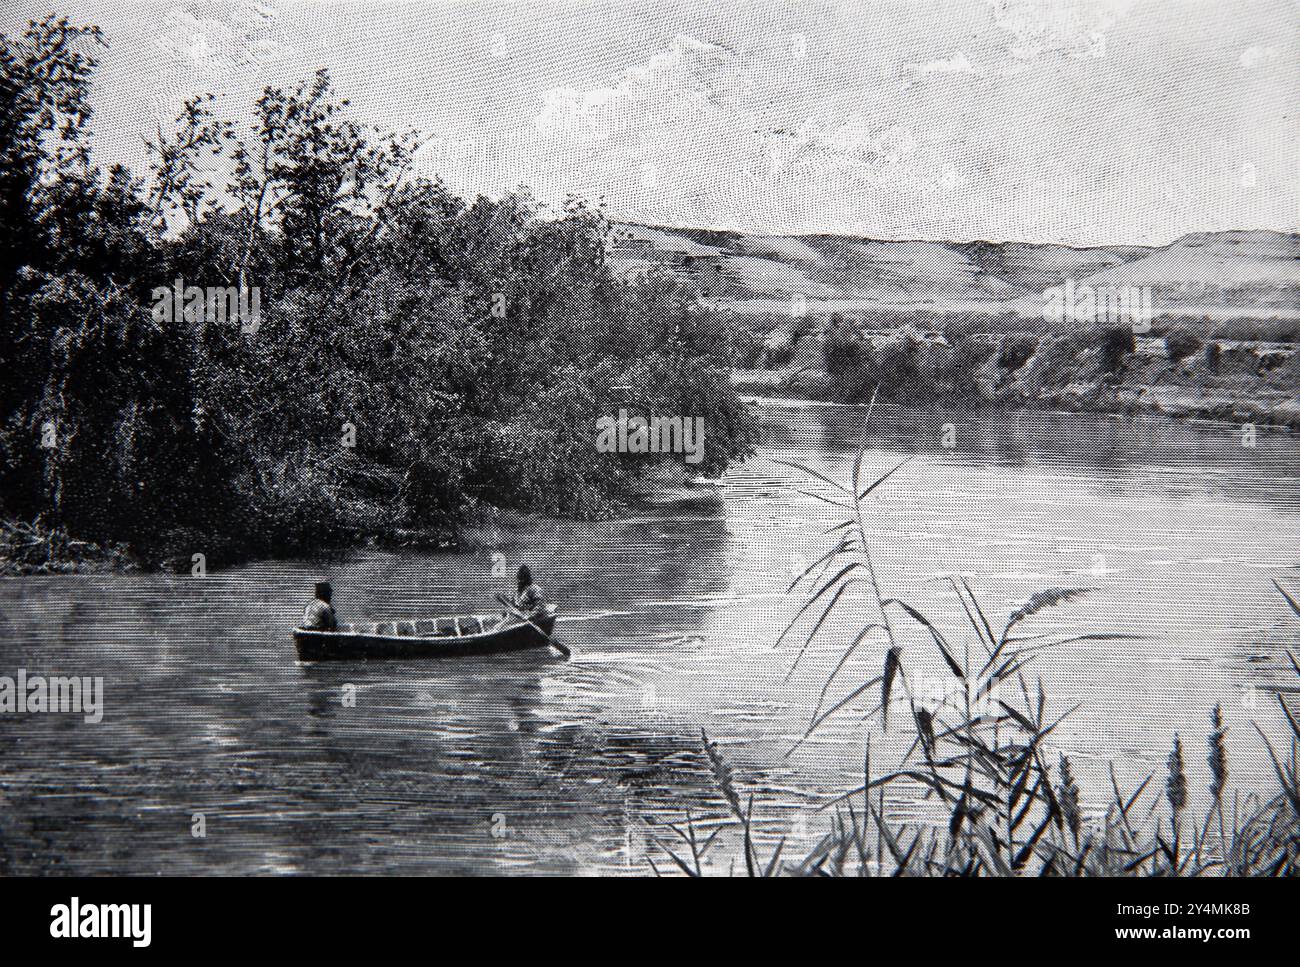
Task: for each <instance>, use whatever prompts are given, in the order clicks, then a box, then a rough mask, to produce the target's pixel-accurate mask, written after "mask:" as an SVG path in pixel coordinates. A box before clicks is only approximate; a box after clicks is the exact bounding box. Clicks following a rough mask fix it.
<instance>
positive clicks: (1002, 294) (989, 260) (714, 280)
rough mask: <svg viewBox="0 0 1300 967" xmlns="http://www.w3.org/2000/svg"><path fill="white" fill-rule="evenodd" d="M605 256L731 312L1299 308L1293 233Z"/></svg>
mask: <svg viewBox="0 0 1300 967" xmlns="http://www.w3.org/2000/svg"><path fill="white" fill-rule="evenodd" d="M610 262H611V264H612V265H613V266H614V268H615V270H616V271H618V272H619V273H621V274H624V275H634V274H637V273H639V272H644V271H646V270H648V269H649V268H651V267H652V266H655V267H659V268H661V269H666V270H668V271H671V272H673V273H674V274H676V275H678V276H680V277H682V278H687V279H690V280H692V282H693V283H694V284H695V285H696V286H697V289H698V291H699V292H700V294H701V295H703V296H706V297H709V298H711V299H716V300H719V301H726V302H728V303H731V304H734V305H735V306H736V307H737V308H740V309H744V308H750V309H754V310H761V309H763V308H769V307H771V308H779V307H781V306H783V305H787V304H788V303H789V301H790V300H791V299H793V298H796V297H798V296H800V295H802V296H804V297H806V298H807V299H808V301H809V303H810V304H811V305H813V306H814V307H815V306H817V305H818V304H821V305H826V306H828V307H834V308H844V309H850V310H851V309H854V308H860V309H863V310H870V309H872V308H879V309H888V308H893V307H898V306H909V307H920V306H924V307H927V308H931V309H935V310H938V311H945V310H950V311H967V310H971V309H978V310H987V311H1004V310H1007V311H1015V312H1021V313H1030V314H1036V313H1038V312H1039V311H1040V308H1041V304H1042V293H1043V290H1044V289H1047V288H1049V287H1051V286H1056V285H1061V284H1063V283H1064V282H1065V281H1066V280H1067V279H1073V280H1074V282H1075V284H1076V285H1113V286H1150V287H1151V288H1152V290H1153V300H1154V302H1155V304H1156V314H1157V315H1160V314H1162V312H1171V313H1184V312H1186V313H1198V312H1205V313H1207V314H1211V315H1219V316H1223V315H1232V314H1242V313H1246V314H1250V315H1256V316H1265V317H1284V318H1290V317H1295V316H1297V315H1300V235H1293V234H1286V233H1282V232H1273V231H1232V232H1217V233H1210V234H1196V235H1188V236H1186V237H1184V238H1181V239H1179V240H1178V241H1176V242H1173V243H1172V244H1170V245H1166V246H1163V247H1159V248H1154V247H1142V246H1123V245H1116V246H1104V247H1098V248H1070V247H1068V246H1064V245H1050V244H1044V245H1038V244H1030V243H1024V242H919V241H916V242H905V241H904V242H892V241H891V242H886V241H875V240H872V239H866V238H853V237H848V236H836V235H802V236H761V235H744V234H741V233H739V232H727V231H713V230H708V229H688V228H666V227H658V226H650V225H636V224H629V223H616V224H615V225H614V227H613V239H612V242H611V248H610Z"/></svg>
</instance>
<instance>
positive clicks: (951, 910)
mask: <svg viewBox="0 0 1300 967" xmlns="http://www.w3.org/2000/svg"><path fill="white" fill-rule="evenodd" d="M805 889H806V890H808V891H809V892H807V893H805V892H804V890H805ZM1295 900H1296V898H1295V894H1294V891H1293V889H1292V888H1290V887H1288V886H1286V885H1285V884H1281V883H1277V882H1273V881H1260V880H1228V879H1215V880H1210V879H1204V880H1056V881H1051V880H1042V881H1030V880H984V881H980V882H977V883H976V882H962V881H956V880H867V881H863V882H861V883H858V884H848V883H843V884H838V885H836V886H833V887H832V886H809V887H804V888H791V887H785V888H779V887H774V888H770V889H760V888H758V887H756V886H743V885H739V884H733V885H732V886H731V887H730V888H728V889H726V890H716V891H715V890H711V889H709V888H708V887H707V886H696V887H693V888H692V889H691V890H689V891H686V892H683V893H677V892H676V890H675V889H673V888H671V887H666V886H651V885H649V884H647V883H646V882H645V881H638V882H630V881H623V882H618V883H609V882H592V881H590V880H556V879H542V880H513V881H510V882H502V881H500V880H491V881H489V880H456V881H449V880H439V879H414V878H412V879H317V878H278V879H270V878H253V879H217V878H212V879H186V878H166V877H160V878H156V879H71V878H70V879H40V880H18V879H9V880H2V881H0V925H2V926H3V929H4V935H5V936H6V938H8V939H10V940H18V941H19V942H20V944H21V945H22V946H26V945H28V944H34V945H37V946H45V947H48V948H50V949H51V951H53V950H57V949H58V948H60V947H71V946H74V945H75V946H76V947H77V948H78V951H77V952H78V953H81V954H90V955H91V956H94V955H95V954H96V952H98V951H101V950H102V951H104V952H108V950H110V949H114V950H116V951H117V952H119V953H126V954H128V955H135V956H147V955H149V954H151V953H154V952H160V953H166V954H174V953H191V952H201V953H204V954H216V955H220V954H244V953H259V954H260V953H272V954H274V953H277V952H278V951H280V950H283V951H284V952H286V953H288V952H293V953H294V954H298V955H301V954H303V953H313V952H316V951H319V952H321V953H322V954H330V955H333V956H338V955H346V954H348V953H350V952H355V953H373V952H374V950H375V949H376V946H377V945H379V946H381V947H387V946H392V945H410V944H414V945H417V946H418V945H421V944H428V943H430V942H431V941H433V940H437V941H438V942H439V944H440V945H441V944H442V943H444V942H445V940H446V939H448V938H450V937H455V938H458V939H459V940H460V941H463V942H464V943H466V944H469V945H470V946H471V950H473V949H481V950H483V951H488V950H490V951H492V953H493V954H494V956H495V955H499V954H500V953H501V952H503V951H504V950H509V949H512V948H515V947H516V946H517V947H518V949H521V950H530V951H535V950H537V949H540V948H544V947H554V946H555V945H556V944H559V945H560V948H561V949H563V948H567V949H570V950H573V949H575V946H574V945H575V944H576V945H577V947H576V949H589V950H600V949H605V950H610V949H626V948H627V945H628V944H629V943H631V944H633V945H640V944H641V943H643V942H644V939H645V938H647V937H654V938H657V939H658V940H659V941H660V942H667V943H672V944H674V945H677V944H681V943H704V944H711V945H716V944H717V943H719V942H722V943H725V944H726V945H727V947H728V948H729V949H731V950H733V951H734V950H736V949H743V948H746V947H754V948H756V949H758V950H760V951H761V950H762V949H763V948H764V946H765V945H766V944H767V943H768V942H769V941H771V940H772V939H774V938H775V937H777V936H781V937H782V938H783V939H789V940H794V941H796V942H798V941H799V938H800V937H801V936H802V937H803V938H804V939H805V941H806V940H808V939H810V938H812V937H814V936H817V935H822V936H826V935H828V934H827V931H829V932H830V934H836V933H840V934H842V935H843V936H845V937H847V936H848V935H849V934H850V933H852V932H853V931H860V930H864V929H865V930H871V931H879V932H881V933H882V934H883V933H888V934H890V935H893V936H895V937H898V938H900V939H902V940H904V941H905V942H915V943H917V944H919V945H920V947H919V948H918V949H924V950H925V952H926V953H927V954H932V953H949V952H950V953H954V954H964V953H976V952H981V953H983V954H993V955H996V954H997V953H999V952H1002V953H1012V952H1013V951H1017V950H1020V951H1023V950H1025V949H1026V948H1025V947H1024V946H1023V945H1025V944H1031V945H1032V944H1040V943H1041V944H1048V943H1050V944H1054V945H1056V946H1057V948H1059V949H1068V950H1070V951H1072V952H1075V951H1078V952H1082V953H1087V952H1090V951H1110V950H1122V949H1125V948H1138V949H1141V950H1145V951H1148V952H1155V951H1160V950H1169V951H1176V950H1177V951H1181V950H1184V949H1186V948H1187V947H1189V946H1193V945H1194V946H1200V947H1204V948H1208V949H1214V950H1215V951H1216V952H1222V953H1223V954H1229V955H1231V954H1237V953H1241V952H1245V951H1248V950H1250V949H1251V948H1252V947H1253V945H1255V944H1258V943H1264V944H1266V945H1268V946H1269V947H1274V946H1275V945H1279V944H1287V945H1291V944H1292V943H1293V942H1294V939H1295V937H1296V928H1297V923H1296V910H1297V906H1296V902H1295ZM548 938H549V939H548ZM607 944H617V945H621V948H614V947H609V946H606V945H607ZM539 945H540V947H539ZM593 945H595V946H593ZM1004 945H1005V947H1006V949H1005V950H1002V947H1003V946H1004ZM434 949H440V948H430V950H431V952H432V951H433V950H434ZM1048 949H1050V948H1048ZM1281 949H1285V948H1281Z"/></svg>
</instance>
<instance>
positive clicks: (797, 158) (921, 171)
mask: <svg viewBox="0 0 1300 967" xmlns="http://www.w3.org/2000/svg"><path fill="white" fill-rule="evenodd" d="M916 151H917V141H916V136H915V134H914V132H913V131H912V128H911V127H910V126H909V125H906V124H893V123H881V122H872V121H871V120H870V119H869V118H867V117H866V116H865V115H862V114H852V115H849V116H848V117H846V118H844V119H843V120H840V121H834V120H831V119H829V118H827V117H823V116H813V117H810V118H807V119H806V120H804V121H803V122H802V123H801V124H800V125H799V126H798V127H796V128H793V129H778V130H775V131H772V132H770V134H769V135H768V137H767V139H766V142H765V143H764V144H763V146H762V149H761V155H762V158H763V161H764V164H763V168H764V169H766V170H763V171H761V172H755V173H756V174H763V175H766V176H768V177H771V178H777V179H782V180H786V181H816V182H826V183H832V184H840V185H842V186H844V187H846V188H847V187H855V188H862V187H871V188H875V189H889V190H894V191H900V192H914V191H934V190H936V189H941V190H945V191H946V190H951V189H953V188H956V187H958V186H960V185H961V184H963V183H964V179H963V178H962V177H961V176H960V175H959V174H958V173H957V171H956V169H955V168H954V167H953V166H952V165H951V164H947V165H944V166H943V167H942V168H941V169H940V170H939V171H934V170H931V169H928V168H926V167H924V166H923V165H921V164H920V163H919V162H918V160H917V159H916V157H915V155H916Z"/></svg>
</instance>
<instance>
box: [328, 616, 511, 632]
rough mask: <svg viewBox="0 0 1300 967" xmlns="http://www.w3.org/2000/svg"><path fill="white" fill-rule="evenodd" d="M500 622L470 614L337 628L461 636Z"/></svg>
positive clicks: (342, 629)
mask: <svg viewBox="0 0 1300 967" xmlns="http://www.w3.org/2000/svg"><path fill="white" fill-rule="evenodd" d="M499 623H500V618H496V617H491V618H486V619H485V618H483V617H482V616H480V615H470V616H467V617H461V618H426V619H424V620H421V621H379V622H376V623H374V624H347V625H342V624H341V625H339V626H338V628H336V629H335V630H336V631H338V632H339V633H341V634H350V635H388V636H397V637H419V638H433V637H437V638H459V637H461V636H462V635H479V634H482V633H483V632H485V631H490V630H491V629H493V628H495V627H496V626H497V625H498V624H499Z"/></svg>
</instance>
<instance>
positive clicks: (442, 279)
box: [0, 21, 754, 558]
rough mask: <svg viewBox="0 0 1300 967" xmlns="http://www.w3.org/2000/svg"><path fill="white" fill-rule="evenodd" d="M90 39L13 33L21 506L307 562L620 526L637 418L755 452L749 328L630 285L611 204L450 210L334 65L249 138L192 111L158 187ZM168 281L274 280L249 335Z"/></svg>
mask: <svg viewBox="0 0 1300 967" xmlns="http://www.w3.org/2000/svg"><path fill="white" fill-rule="evenodd" d="M98 42H99V37H98V32H97V31H94V30H81V29H79V28H76V27H73V26H71V25H69V24H67V23H66V22H62V21H47V22H45V23H42V24H37V25H33V26H32V27H31V28H29V29H28V30H27V31H26V32H25V33H24V34H23V35H22V36H20V37H7V36H4V37H0V107H2V108H3V113H2V115H0V116H2V117H3V121H0V152H3V157H2V158H0V161H3V164H0V247H3V248H4V250H5V251H4V252H0V255H3V254H7V255H8V256H11V257H10V258H0V263H2V264H0V365H2V366H3V367H4V369H5V371H6V373H7V374H10V375H9V376H7V377H6V380H5V381H4V383H3V384H0V407H2V408H0V515H3V516H6V517H20V518H22V519H23V520H33V519H35V518H41V519H42V520H43V521H44V526H46V527H49V528H56V529H66V531H67V532H68V533H71V534H73V535H76V536H79V537H85V538H87V539H90V540H95V541H100V542H116V541H131V542H132V543H133V545H135V546H136V549H137V550H139V551H141V552H143V553H144V554H145V555H146V556H152V557H154V558H157V557H159V556H163V555H165V554H167V553H171V552H172V551H173V550H175V548H176V547H177V543H178V541H182V542H184V541H190V542H194V541H199V540H203V541H204V542H205V544H206V543H207V542H213V541H216V540H217V535H221V540H222V541H223V542H225V543H226V544H232V545H239V546H242V547H243V549H244V550H245V551H248V552H264V551H281V550H297V549H305V548H312V547H318V546H320V545H321V544H323V543H331V542H334V541H342V540H348V539H351V538H352V537H355V536H356V535H357V534H359V533H362V532H371V533H373V532H375V531H377V530H383V529H385V528H391V527H401V526H413V525H419V526H425V525H427V526H435V527H436V526H448V525H454V524H455V522H457V521H458V520H462V519H465V518H466V517H467V516H471V515H474V514H476V513H477V512H478V511H479V510H480V509H482V508H485V507H489V506H501V507H514V508H518V509H525V510H542V511H549V512H553V513H560V514H572V515H578V516H591V515H597V514H602V513H606V512H608V510H609V508H610V506H611V503H612V502H613V501H616V500H617V499H618V497H619V496H620V495H621V494H622V493H623V492H624V490H625V489H626V487H627V483H628V480H629V478H630V477H632V476H634V475H636V474H637V473H640V472H641V471H642V470H643V469H645V465H646V463H647V460H646V459H645V458H642V457H637V456H629V455H621V454H617V453H613V454H607V453H599V452H597V450H596V448H595V421H596V419H597V417H599V416H602V415H609V414H613V413H616V412H617V410H618V409H619V407H620V406H624V405H626V406H628V407H629V408H633V407H636V408H640V409H642V410H644V411H646V412H653V413H656V414H659V415H669V416H682V417H696V416H698V417H700V418H702V419H703V420H704V422H705V426H706V428H707V431H706V436H705V441H706V454H705V460H704V461H703V463H702V464H701V465H699V466H691V467H688V468H687V469H688V470H691V471H696V470H698V471H700V472H706V473H717V472H720V471H721V470H722V469H725V467H726V466H727V464H728V463H729V462H730V461H732V460H735V459H739V458H743V457H744V456H745V455H746V454H748V453H749V452H750V450H751V447H752V443H753V432H754V431H753V424H752V421H751V419H750V417H749V414H748V411H747V409H746V408H745V407H744V406H743V405H742V404H741V402H740V400H739V398H738V397H737V396H736V394H735V392H734V390H733V389H732V388H731V385H730V381H729V379H728V372H727V367H728V366H730V365H731V363H732V360H733V359H734V356H735V353H736V347H737V344H738V343H737V340H736V339H735V337H734V335H733V334H734V329H735V327H734V325H733V322H732V320H730V319H729V318H728V317H726V316H724V315H722V314H720V313H718V312H716V311H713V310H710V309H708V308H705V307H702V306H701V305H700V304H699V302H698V300H697V299H695V298H694V296H693V294H692V293H691V291H690V290H689V289H688V288H686V287H685V286H683V284H682V283H681V282H680V281H678V280H677V279H675V278H674V277H672V276H671V275H667V274H663V273H652V274H650V275H647V276H645V277H642V278H639V279H636V280H634V281H624V280H621V279H619V278H617V277H615V276H614V275H613V273H612V272H611V271H610V270H609V269H608V267H607V265H606V262H605V243H606V237H607V234H608V230H609V226H608V223H607V222H606V220H605V217H604V214H603V212H602V211H600V210H599V209H597V208H592V207H590V206H588V205H586V204H585V203H583V202H582V201H580V200H577V199H572V200H570V201H569V202H568V203H567V204H566V205H565V206H564V208H563V210H561V211H558V212H550V211H545V210H543V209H542V208H541V206H539V205H538V204H537V203H536V202H535V201H534V200H533V199H532V198H531V197H529V196H528V195H527V193H526V192H523V191H520V192H517V193H514V194H508V195H506V196H504V197H502V198H496V199H490V198H483V197H480V198H477V199H473V200H465V199H461V198H459V197H457V196H455V195H454V194H452V193H451V192H449V191H448V190H447V189H446V188H445V187H444V186H443V185H442V184H441V183H440V182H438V181H437V180H429V179H426V178H423V177H419V176H416V175H414V174H412V172H411V171H410V162H411V156H412V144H413V141H412V139H411V138H410V137H406V136H402V137H394V136H387V135H381V134H379V133H378V132H375V131H373V130H371V129H368V128H366V127H364V126H362V125H361V124H359V123H357V122H356V121H353V120H352V119H351V118H350V117H349V111H348V105H347V102H346V101H345V100H342V99H340V98H339V97H338V96H337V95H336V94H335V93H334V91H333V88H332V85H331V83H330V80H329V76H328V74H326V73H325V72H324V71H322V72H320V73H318V74H317V75H315V76H314V77H313V78H311V79H309V80H308V81H306V82H304V83H303V84H300V85H298V86H296V87H293V88H290V89H281V88H267V89H266V90H265V91H264V92H263V94H262V96H261V97H260V98H259V99H258V100H257V102H256V104H255V105H254V106H253V111H252V118H251V122H252V123H251V124H250V125H248V126H247V128H246V129H245V128H241V127H240V126H237V125H235V124H233V123H231V122H227V121H221V120H218V119H216V118H215V117H214V116H213V115H212V113H211V111H210V104H211V99H210V97H197V98H194V99H193V100H191V101H189V102H188V103H187V104H186V105H185V108H184V109H183V111H182V113H181V116H180V117H179V118H178V120H177V124H176V128H175V130H173V131H171V132H159V134H158V135H157V137H156V139H152V140H151V141H150V143H149V147H150V151H151V158H152V162H151V168H150V177H149V178H148V179H147V180H146V181H141V180H139V179H137V178H135V177H134V176H132V175H131V174H130V173H129V172H127V171H126V170H125V169H122V168H114V169H112V170H111V171H108V172H104V171H102V170H100V169H99V168H98V167H96V166H95V165H94V163H93V161H92V159H91V156H90V153H89V151H88V150H87V148H86V137H87V125H88V123H89V120H90V116H91V115H90V110H89V106H88V92H89V89H90V80H91V78H92V76H93V70H94V66H95V63H94V58H93V53H94V47H95V45H96V44H97V43H98ZM214 155H220V156H224V158H225V162H224V164H216V165H213V164H208V163H200V159H210V158H212V157H213V156H214ZM214 172H225V174H217V173H214ZM176 279H182V280H183V281H184V284H185V285H197V286H201V287H206V286H216V285H220V286H229V285H235V284H238V285H240V286H247V287H256V288H257V290H258V291H259V293H260V307H261V312H260V318H259V320H258V325H257V327H256V328H255V329H248V330H246V329H245V328H244V327H243V326H241V323H242V322H245V321H246V320H240V319H225V318H218V317H214V318H208V317H207V316H206V315H205V314H204V313H203V312H201V311H200V312H198V313H187V312H182V311H179V310H178V311H177V312H175V313H163V314H162V315H159V314H158V313H156V312H155V311H154V308H155V305H156V302H157V296H158V293H159V292H162V293H165V292H167V291H168V290H169V289H170V287H171V286H172V285H173V281H174V280H176ZM682 458H683V455H681V454H678V455H675V456H669V457H658V456H657V457H656V459H678V460H681V459H682ZM231 550H232V553H233V551H234V548H233V547H232V548H231Z"/></svg>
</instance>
